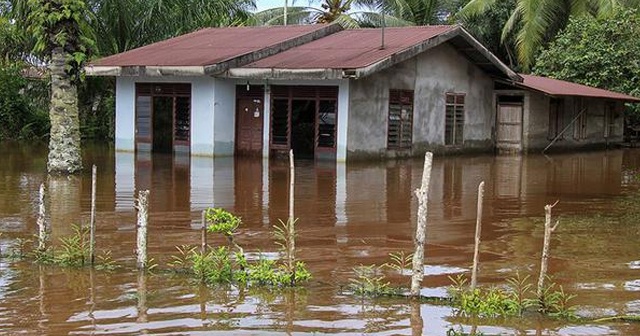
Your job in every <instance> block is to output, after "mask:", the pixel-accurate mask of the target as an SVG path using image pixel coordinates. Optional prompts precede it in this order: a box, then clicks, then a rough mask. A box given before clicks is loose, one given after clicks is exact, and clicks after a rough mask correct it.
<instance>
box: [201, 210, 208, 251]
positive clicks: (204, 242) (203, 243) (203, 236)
mask: <svg viewBox="0 0 640 336" xmlns="http://www.w3.org/2000/svg"><path fill="white" fill-rule="evenodd" d="M206 214H207V210H202V233H201V239H200V240H201V246H200V253H202V255H203V256H204V254H205V253H207V218H206Z"/></svg>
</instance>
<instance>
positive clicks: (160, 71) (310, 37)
mask: <svg viewBox="0 0 640 336" xmlns="http://www.w3.org/2000/svg"><path fill="white" fill-rule="evenodd" d="M342 29H343V28H342V26H341V25H339V24H337V23H334V24H329V25H326V26H324V27H322V28H320V29H316V30H314V31H311V32H308V33H306V34H303V35H300V36H297V37H295V38H291V39H287V40H284V41H281V42H279V43H275V44H273V45H270V46H268V47H265V48H261V49H258V50H254V51H252V52H249V53H245V54H241V55H236V56H233V57H231V58H228V59H225V60H222V61H220V62H217V63H215V64H209V65H189V66H182V65H144V66H140V65H136V66H129V65H121V66H118V65H99V64H94V65H91V64H90V65H88V66H86V67H85V72H86V74H87V75H89V76H151V77H155V76H203V75H206V76H217V75H219V74H222V73H225V72H226V71H227V70H229V69H231V68H237V67H241V66H243V65H246V64H249V63H252V62H255V61H258V60H260V59H262V58H265V57H269V56H273V55H275V54H277V53H280V52H283V51H286V50H289V49H291V48H295V47H297V46H300V45H303V44H306V43H309V42H311V41H314V40H317V39H319V38H322V37H325V36H327V35H331V34H333V33H336V32H338V31H340V30H342Z"/></svg>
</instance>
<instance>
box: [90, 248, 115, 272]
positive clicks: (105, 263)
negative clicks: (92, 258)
mask: <svg viewBox="0 0 640 336" xmlns="http://www.w3.org/2000/svg"><path fill="white" fill-rule="evenodd" d="M95 267H96V269H97V270H99V271H113V270H115V269H117V268H118V267H119V266H118V264H116V261H115V260H113V257H112V256H111V250H106V251H103V252H102V253H100V254H98V255H97V263H96V266H95Z"/></svg>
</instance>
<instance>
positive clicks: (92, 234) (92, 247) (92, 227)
mask: <svg viewBox="0 0 640 336" xmlns="http://www.w3.org/2000/svg"><path fill="white" fill-rule="evenodd" d="M97 176H98V168H97V167H96V165H93V167H92V169H91V220H90V221H89V260H91V265H93V264H94V263H95V260H96V255H95V251H96V179H97Z"/></svg>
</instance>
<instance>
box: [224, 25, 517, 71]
mask: <svg viewBox="0 0 640 336" xmlns="http://www.w3.org/2000/svg"><path fill="white" fill-rule="evenodd" d="M383 32H384V33H383ZM383 39H384V41H383ZM444 42H449V43H450V44H451V45H452V46H453V47H454V48H456V49H458V50H459V51H460V52H462V53H463V54H464V55H465V56H466V57H467V58H468V59H469V60H470V61H471V62H473V63H475V64H476V65H478V66H480V67H481V68H483V69H484V70H485V71H486V72H488V73H489V74H491V75H494V76H497V77H502V78H510V79H512V80H520V78H519V77H518V75H517V74H516V73H515V72H513V71H511V69H509V68H508V67H507V66H506V65H505V64H503V63H502V62H501V61H500V60H499V59H497V58H496V57H495V56H494V55H493V54H491V52H489V51H488V50H487V49H486V48H485V47H484V46H482V45H481V44H480V43H479V42H478V41H477V40H475V39H474V38H473V37H472V36H471V35H470V34H469V33H467V32H466V31H465V30H464V29H463V28H462V27H461V26H459V25H446V26H444V25H443V26H437V25H434V26H414V27H389V28H385V29H384V30H382V29H381V28H369V29H351V30H343V31H339V32H337V33H335V34H331V35H328V36H326V37H324V38H321V39H318V40H315V41H313V42H310V43H306V44H304V45H300V46H298V47H295V48H291V49H289V50H287V51H284V52H282V53H278V54H276V55H273V56H270V57H267V58H263V59H261V60H258V61H256V62H253V63H250V64H247V65H245V66H243V67H241V68H235V69H231V70H230V71H229V72H228V76H229V77H241V78H245V77H249V78H299V77H302V78H305V77H314V75H315V77H318V78H320V79H322V78H325V79H326V78H344V77H354V78H359V77H364V76H367V75H369V74H371V73H374V72H376V71H380V70H382V69H384V68H387V67H389V66H392V65H394V64H397V63H400V62H402V61H404V60H407V59H409V58H411V57H414V56H416V55H417V54H419V53H422V52H424V51H426V50H428V49H430V48H433V47H435V46H437V45H440V44H441V43H444Z"/></svg>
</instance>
